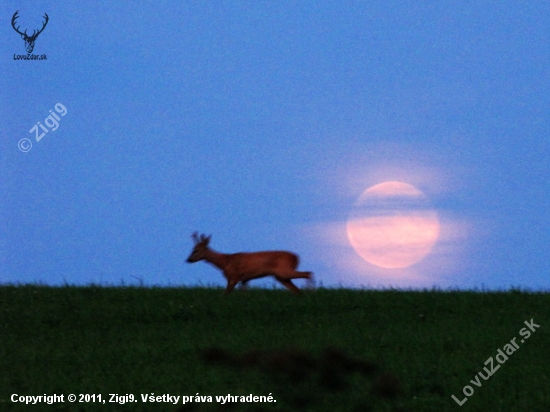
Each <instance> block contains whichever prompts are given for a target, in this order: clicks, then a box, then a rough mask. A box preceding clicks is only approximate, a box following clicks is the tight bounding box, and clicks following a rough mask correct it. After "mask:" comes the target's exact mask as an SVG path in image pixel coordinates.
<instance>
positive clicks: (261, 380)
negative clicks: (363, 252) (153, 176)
mask: <svg viewBox="0 0 550 412" xmlns="http://www.w3.org/2000/svg"><path fill="white" fill-rule="evenodd" d="M531 319H533V322H532V323H530V322H531ZM525 321H528V323H530V327H528V326H527V325H526V324H525ZM536 325H540V327H537V326H536ZM526 331H527V332H530V336H529V337H528V338H527V336H526V335H527V333H526ZM513 338H516V339H515V341H514V342H515V343H516V344H517V348H518V349H515V348H516V347H514V346H513V345H512V344H511V343H510V341H512V339H513ZM522 340H523V342H522ZM549 343H550V294H548V293H546V294H544V293H527V292H521V291H517V290H515V291H514V290H513V291H509V292H500V293H488V292H485V293H480V292H441V291H424V292H408V291H394V290H388V291H357V290H355V291H354V290H346V289H340V290H330V289H319V290H316V291H308V292H306V293H304V294H303V295H302V296H300V297H295V296H293V295H291V294H290V293H288V292H287V291H283V290H255V289H250V290H248V291H235V292H234V293H233V294H231V295H229V296H224V295H223V294H222V291H221V289H207V288H202V289H200V288H199V289H194V288H192V289H186V288H133V287H118V288H114V287H97V286H90V287H70V286H68V287H60V288H50V287H42V286H3V287H0V410H2V411H9V410H29V411H40V410H52V411H53V410H56V411H58V410H67V411H87V410H121V411H122V410H124V411H141V410H143V411H186V410H187V411H191V410H196V411H214V410H225V409H231V410H236V411H241V410H257V411H261V410H264V411H271V410H273V411H275V410H277V411H283V410H284V411H294V410H300V411H302V410H303V411H307V410H310V411H368V410H372V411H438V412H440V411H453V410H454V411H459V410H460V411H512V410H519V411H531V412H532V411H548V410H550V350H549ZM507 344H509V346H505V345H507ZM499 349H500V350H501V351H502V352H500V353H506V351H507V350H508V351H509V354H508V356H507V359H504V357H503V355H501V354H500V353H499V352H498V350H499ZM512 349H513V353H512ZM497 355H498V356H497ZM489 358H493V366H492V369H493V372H494V374H493V375H492V376H491V377H489V378H488V379H487V380H484V379H483V378H480V377H479V375H478V373H479V372H481V373H482V374H483V375H484V376H485V377H487V376H488V375H489V374H488V373H486V372H485V371H484V367H485V368H487V370H488V371H491V364H490V361H489V362H488V360H489ZM498 360H500V361H502V363H499V361H498ZM486 362H487V364H486ZM498 366H500V367H499V368H498ZM476 376H477V378H476ZM476 379H477V380H476ZM471 381H473V382H471ZM467 385H468V386H469V387H470V388H471V389H469V388H466V394H467V395H469V396H468V397H466V396H465V395H464V393H463V388H464V387H465V386H467ZM480 385H481V386H480ZM472 391H473V393H472ZM13 394H17V395H18V396H17V397H16V399H17V400H23V401H24V398H21V397H20V396H38V395H53V394H58V395H61V394H63V395H64V399H63V400H64V402H63V403H56V404H55V405H48V404H46V403H40V404H35V405H30V404H29V405H25V404H24V403H21V402H17V403H14V402H12V400H11V398H12V395H13ZM69 394H76V395H77V402H75V403H70V402H68V399H67V397H68V395H69ZM79 394H88V395H96V397H95V402H92V398H91V397H89V398H88V401H89V402H78V401H79V399H78V395H79ZM99 394H101V397H102V398H101V400H102V401H106V402H105V404H103V403H99V402H98V397H97V395H99ZM110 394H118V395H119V397H118V398H117V397H113V398H112V399H111V396H110ZM152 394H154V396H155V397H157V396H162V395H166V394H170V395H171V396H180V398H179V400H178V403H177V404H176V405H174V404H171V403H167V402H155V403H150V402H149V401H148V402H144V401H143V399H142V395H149V396H150V395H152ZM197 394H198V396H202V397H203V398H202V401H203V402H199V403H197V402H196V400H199V398H197ZM228 394H231V395H237V396H248V398H242V399H241V398H237V400H238V402H226V403H225V404H224V405H221V402H222V401H221V400H220V401H219V402H217V399H216V396H224V397H227V395H228ZM251 394H252V395H253V396H264V397H265V398H264V400H270V399H275V400H276V401H277V402H250V401H252V400H254V399H253V398H252V397H251V396H249V395H251ZM122 395H132V396H133V399H134V400H137V402H130V403H128V402H127V403H122V402H124V401H128V400H131V398H130V397H129V396H128V397H123V396H122ZM270 395H271V396H272V398H269V396H270ZM452 395H454V396H455V397H456V399H457V400H458V401H459V402H464V399H465V398H466V399H467V400H466V401H465V403H463V404H462V406H459V404H458V403H457V401H455V400H453V398H452V397H451V396H452ZM183 396H187V397H190V398H191V399H192V400H193V401H192V403H186V404H185V405H184V404H182V400H183V399H184V398H182V397H183ZM208 396H210V397H211V399H212V402H204V401H207V400H208ZM164 399H167V398H166V397H165V398H164ZM224 399H225V400H227V398H224ZM258 399H260V398H257V399H256V400H258ZM82 400H85V398H84V397H83V398H82ZM109 400H116V401H117V402H109ZM233 400H236V399H233ZM241 401H243V402H241Z"/></svg>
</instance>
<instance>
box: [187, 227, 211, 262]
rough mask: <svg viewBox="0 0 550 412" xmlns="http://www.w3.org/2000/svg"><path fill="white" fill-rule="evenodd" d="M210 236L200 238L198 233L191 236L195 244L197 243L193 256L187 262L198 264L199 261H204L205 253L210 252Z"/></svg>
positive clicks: (192, 252)
mask: <svg viewBox="0 0 550 412" xmlns="http://www.w3.org/2000/svg"><path fill="white" fill-rule="evenodd" d="M211 237H212V235H210V236H205V235H201V236H200V237H199V235H198V233H197V232H195V233H193V235H191V238H192V239H193V242H194V243H195V247H194V248H193V250H192V251H191V254H190V255H189V257H188V258H187V262H189V263H194V262H198V261H199V260H202V259H204V257H205V255H204V254H205V252H206V251H207V250H208V243H210V238H211Z"/></svg>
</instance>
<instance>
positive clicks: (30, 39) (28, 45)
mask: <svg viewBox="0 0 550 412" xmlns="http://www.w3.org/2000/svg"><path fill="white" fill-rule="evenodd" d="M17 13H19V10H17V11H16V12H15V13H14V14H13V17H12V18H11V26H12V27H13V29H14V30H15V31H16V32H17V33H19V34H20V35H21V38H22V39H23V40H25V49H27V53H32V51H33V50H34V42H35V41H36V38H37V37H38V35H39V34H40V33H42V32H43V31H44V28H45V27H46V25H47V24H48V20H49V19H50V18H49V17H48V15H47V14H46V13H44V18H45V19H46V21H45V22H44V23H43V24H42V28H41V29H40V30H38V31H36V30H33V32H32V35H30V36H29V35H28V34H27V30H25V32H24V33H23V32H21V31H19V27H21V26H17V27H15V23H16V22H15V21H16V20H17V18H18V17H19V16H18V15H17Z"/></svg>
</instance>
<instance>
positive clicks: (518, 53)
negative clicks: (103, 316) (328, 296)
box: [0, 0, 550, 290]
mask: <svg viewBox="0 0 550 412" xmlns="http://www.w3.org/2000/svg"><path fill="white" fill-rule="evenodd" d="M0 11H1V13H0V16H1V22H2V24H1V25H0V32H1V36H2V42H1V45H0V56H1V59H0V61H1V63H0V65H1V74H2V75H1V76H0V91H1V92H0V97H1V104H2V112H1V113H2V115H1V116H0V130H1V136H2V139H1V148H0V153H1V157H0V165H1V173H2V178H1V180H0V258H1V263H0V283H21V284H23V283H43V284H48V285H63V284H74V285H87V284H90V283H96V284H102V285H115V286H116V285H122V284H125V285H139V284H141V283H143V284H144V285H160V286H192V285H203V286H208V285H213V286H223V285H224V284H225V281H224V279H223V277H222V275H221V273H220V272H219V271H218V270H217V269H215V268H214V267H212V266H210V265H208V264H205V263H203V262H199V263H195V264H188V263H186V262H185V259H186V258H187V256H188V255H189V253H190V251H191V249H192V246H193V243H192V240H191V234H192V233H193V232H194V231H199V232H200V233H205V234H207V235H210V234H211V235H212V241H211V246H212V248H213V249H215V250H217V251H220V252H226V253H233V252H239V251H260V250H290V251H293V252H295V253H297V254H298V255H300V266H299V269H300V270H304V271H312V272H313V273H314V276H315V279H316V281H317V284H318V285H320V284H321V285H324V286H342V287H365V288H371V287H372V288H379V287H384V288H387V287H398V288H415V289H416V288H426V287H427V288H431V287H434V286H435V287H438V288H442V289H447V288H460V289H471V288H478V289H482V288H483V289H509V288H510V287H519V288H525V289H532V290H539V289H544V290H549V289H550V259H549V254H550V207H549V206H550V178H549V175H550V3H549V2H547V1H529V2H517V1H508V0H500V1H447V0H442V1H415V2H404V1H355V2H351V1H330V2H328V1H311V2H306V1H215V2H214V1H193V2H189V1H183V2H179V1H165V2H162V1H161V2H153V1H143V2H130V1H117V2H106V1H105V2H92V3H90V4H87V3H82V2H80V3H78V2H67V1H55V2H54V1H35V2H32V5H31V4H30V3H29V2H16V1H11V0H8V1H4V2H2V6H0ZM16 11H19V13H18V18H17V20H16V26H19V27H20V30H21V31H24V30H25V29H27V33H28V34H29V35H30V34H32V32H33V30H38V29H40V28H41V27H42V25H43V22H44V21H45V19H44V13H47V15H48V17H49V20H48V23H47V25H46V27H45V28H44V30H43V32H41V33H40V34H39V36H38V37H37V39H36V42H35V45H34V50H33V52H32V54H35V55H38V56H41V55H44V54H45V55H46V56H47V59H46V60H31V61H28V60H21V59H19V58H18V57H17V56H20V55H22V56H25V55H26V54H27V52H26V50H25V42H24V41H23V39H22V38H21V36H20V35H19V34H18V33H16V31H15V30H14V28H13V27H12V25H11V21H12V17H13V15H14V13H15V12H16ZM49 116H54V117H50V118H49V120H48V117H49ZM55 116H56V117H58V118H59V120H55V121H53V120H52V119H54V118H55ZM38 122H40V124H38ZM40 125H42V126H43V127H44V128H45V129H46V130H48V133H47V134H44V135H43V136H42V138H39V139H38V140H39V141H37V136H38V134H39V133H38V132H40V131H41V130H43V129H42V128H41V127H40ZM33 128H34V129H35V130H34V131H33ZM54 129H55V130H54ZM22 139H28V140H24V141H22ZM29 143H30V144H32V147H31V146H30V145H29ZM29 149H30V150H29ZM388 182H389V183H388ZM392 182H393V183H392ZM395 182H399V183H395ZM381 183H387V184H386V185H382V186H377V187H376V188H374V189H370V191H369V192H365V191H366V190H367V189H368V188H372V187H373V186H376V185H379V184H381ZM392 188H401V189H403V190H404V191H402V192H400V193H398V194H397V195H395V193H393V192H392V190H393V189H392ZM364 193H365V194H364ZM394 195H395V196H394ZM377 196H378V197H377ZM400 196H401V197H400ZM411 199H412V200H414V202H413V201H409V200H411ZM417 201H418V202H420V203H418V202H417ZM365 205H366V206H365ZM396 205H397V206H396ZM390 206H391V207H390ZM394 206H395V207H396V208H397V209H399V210H398V211H397V212H395V210H396V209H395V208H394ZM419 208H420V209H422V210H424V211H425V212H426V215H425V216H429V219H428V220H425V221H422V222H424V223H419V224H418V225H416V226H414V225H412V224H409V223H411V222H410V221H407V220H406V219H401V220H395V221H393V222H400V223H399V224H396V225H394V226H384V225H382V224H381V223H380V222H381V221H382V220H375V221H373V222H375V226H376V228H377V229H376V231H367V230H365V231H364V232H362V231H360V230H359V229H357V231H356V232H355V233H350V230H352V229H350V228H351V227H353V225H352V224H351V223H350V222H351V220H352V219H354V218H355V217H357V214H358V213H359V214H361V213H371V216H372V217H374V218H376V219H378V218H380V217H381V216H386V215H387V213H389V212H388V211H390V212H392V211H393V212H395V213H397V216H399V217H400V218H402V217H403V216H405V217H406V216H408V215H407V213H409V212H411V213H412V212H414V211H416V210H417V209H419ZM390 209H391V210H390ZM393 212H392V213H393ZM413 226H414V227H413ZM405 228H411V230H410V231H409V232H406V233H405ZM375 232H376V234H374V233H375ZM401 233H403V234H401ZM396 234H400V235H399V239H401V240H403V239H404V244H399V245H398V247H397V249H396V253H397V251H398V252H399V253H402V252H403V253H405V252H407V253H408V252H411V253H412V254H415V253H416V251H417V250H420V249H422V250H423V251H424V252H422V254H421V255H422V256H420V254H419V255H418V258H419V259H420V260H418V261H416V260H417V259H414V256H413V259H411V261H410V262H413V261H414V262H413V263H412V264H410V265H409V266H406V267H383V266H380V265H377V264H376V263H370V262H369V261H367V260H365V258H364V256H370V255H372V254H378V255H380V254H382V255H383V256H379V257H380V259H381V260H377V262H387V261H391V262H395V261H397V260H396V259H397V258H396V257H395V256H394V255H392V254H391V253H389V252H388V253H386V252H385V251H384V250H385V249H384V248H385V246H384V245H385V243H384V242H385V241H386V240H387V239H389V238H390V237H392V236H393V235H396ZM354 236H356V237H357V236H359V237H361V236H363V238H362V241H364V246H363V247H365V248H367V249H369V250H365V253H359V252H358V251H356V249H354V247H353V245H352V242H351V240H350V239H352V238H353V237H354ZM385 239H386V240H385ZM419 239H424V240H419ZM401 240H400V241H401ZM371 241H372V242H374V244H372V243H369V242H371ZM407 242H409V243H410V244H414V248H413V249H410V250H408V249H407V248H408V247H409V246H407V245H408V244H409V243H407ZM418 242H420V243H421V244H420V245H418ZM369 245H370V246H369ZM417 246H419V248H417ZM411 248H412V246H411ZM369 253H370V255H369ZM419 253H420V252H419ZM362 256H363V257H362ZM373 260H376V259H373ZM400 261H401V260H400ZM410 262H409V263H410ZM409 263H407V264H409ZM388 266H391V264H388ZM394 266H397V264H396V265H394ZM274 284H275V283H274V282H273V281H272V280H261V281H253V282H251V284H250V286H252V287H253V286H267V287H272V285H274ZM296 284H297V285H298V286H299V287H300V288H302V287H303V286H304V281H301V280H298V281H296ZM277 287H278V286H277Z"/></svg>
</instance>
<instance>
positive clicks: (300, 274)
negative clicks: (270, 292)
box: [292, 271, 313, 280]
mask: <svg viewBox="0 0 550 412" xmlns="http://www.w3.org/2000/svg"><path fill="white" fill-rule="evenodd" d="M311 275H313V273H311V272H297V271H296V272H294V274H293V276H292V279H310V280H311Z"/></svg>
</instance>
